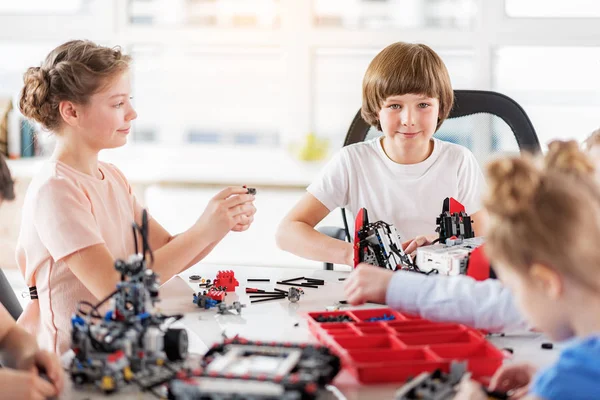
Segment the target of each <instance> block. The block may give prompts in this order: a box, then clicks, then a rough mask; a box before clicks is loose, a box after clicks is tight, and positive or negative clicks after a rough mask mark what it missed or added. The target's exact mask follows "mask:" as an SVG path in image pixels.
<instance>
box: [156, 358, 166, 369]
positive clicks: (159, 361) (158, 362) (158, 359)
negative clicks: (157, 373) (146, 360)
mask: <svg viewBox="0 0 600 400" xmlns="http://www.w3.org/2000/svg"><path fill="white" fill-rule="evenodd" d="M164 363H165V360H163V359H162V358H157V359H156V365H158V366H159V367H160V366H162V365H163V364H164Z"/></svg>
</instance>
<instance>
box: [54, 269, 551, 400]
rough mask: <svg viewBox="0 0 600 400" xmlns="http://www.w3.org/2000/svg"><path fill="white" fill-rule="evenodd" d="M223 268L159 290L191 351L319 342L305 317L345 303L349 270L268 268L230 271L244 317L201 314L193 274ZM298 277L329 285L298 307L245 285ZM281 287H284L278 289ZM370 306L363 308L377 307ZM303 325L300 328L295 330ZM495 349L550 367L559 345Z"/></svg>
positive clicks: (530, 341)
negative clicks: (232, 344)
mask: <svg viewBox="0 0 600 400" xmlns="http://www.w3.org/2000/svg"><path fill="white" fill-rule="evenodd" d="M223 269H224V268H223V266H217V265H203V264H198V265H196V266H194V267H192V268H190V269H189V270H188V271H186V272H184V273H183V274H181V275H180V276H179V277H175V278H173V279H172V280H170V281H169V282H167V283H166V284H165V285H163V288H162V291H161V298H162V299H163V300H162V302H161V308H162V310H163V312H164V313H167V314H168V313H185V317H184V318H183V319H182V320H181V321H179V322H177V324H181V325H183V326H184V327H185V328H186V330H187V331H188V336H189V338H190V353H199V354H201V353H203V352H204V351H206V349H207V348H208V347H210V346H211V345H212V344H213V343H215V342H219V341H221V340H222V336H221V335H222V333H223V332H225V334H226V335H227V336H228V337H233V336H235V335H236V334H239V335H240V336H241V337H244V338H246V339H249V340H264V341H266V340H269V341H273V340H274V341H292V342H310V343H317V341H316V339H315V338H314V337H313V336H312V335H311V334H310V332H309V330H308V325H307V322H306V320H305V319H304V317H303V313H306V312H310V311H325V307H326V306H331V305H334V304H335V303H336V302H337V301H339V300H343V299H344V295H343V284H344V282H343V281H339V280H338V278H340V277H345V276H347V275H348V273H347V272H336V271H324V270H306V269H291V268H269V267H232V268H230V269H232V270H234V271H235V276H236V278H237V280H238V282H239V284H240V286H238V287H237V288H236V291H235V293H229V294H228V295H227V297H226V302H227V303H231V302H233V301H236V300H239V301H241V302H242V303H243V304H247V306H246V308H244V309H243V310H242V315H241V316H236V315H233V314H230V315H219V314H217V313H216V311H215V310H214V309H211V310H201V309H198V308H197V307H196V305H195V304H193V303H192V293H193V292H194V291H198V288H197V283H193V282H191V281H189V279H188V277H189V276H190V275H195V274H196V275H201V276H202V277H204V278H208V279H214V278H215V277H216V273H217V271H219V270H223ZM299 276H308V277H313V278H320V279H324V280H325V286H321V287H319V289H311V288H306V289H304V292H305V294H304V296H303V297H302V298H301V300H300V302H298V303H295V304H294V303H290V302H289V301H288V300H274V301H269V302H263V303H255V304H250V302H249V298H248V295H247V294H246V293H245V288H246V287H256V288H262V289H272V288H273V287H274V286H275V281H276V280H281V279H290V278H295V277H299ZM247 278H270V279H271V282H270V283H266V282H246V279H247ZM278 287H282V285H278ZM373 307H377V306H376V305H373V304H369V305H367V306H364V307H362V308H373ZM296 323H299V325H298V326H295V324H296ZM490 340H491V341H492V342H493V343H494V344H495V345H496V346H497V347H499V348H504V347H510V348H512V349H513V350H514V355H513V359H512V361H530V362H533V363H536V364H538V365H540V366H544V365H548V364H550V363H551V362H553V361H554V359H555V358H556V357H557V356H558V352H559V347H560V346H555V347H554V349H553V350H542V349H541V348H540V345H541V343H542V342H544V341H546V340H545V339H544V338H543V337H542V335H539V334H531V333H524V334H520V335H507V336H505V337H500V336H494V337H492V338H491V339H490ZM507 362H511V361H510V360H508V361H507ZM334 385H335V386H336V387H337V388H338V389H339V390H340V391H341V393H343V395H344V396H345V397H346V398H347V399H375V398H377V399H391V398H393V395H394V392H395V391H396V390H397V389H398V388H399V387H400V386H401V384H386V385H368V386H365V385H362V386H361V385H360V384H359V383H358V382H356V381H355V379H354V378H353V377H352V376H351V375H350V374H348V373H347V372H342V373H341V374H340V375H338V377H337V378H336V379H335V381H334ZM62 398H64V399H81V400H83V399H104V398H110V399H113V400H117V399H118V400H120V399H132V398H135V399H155V398H156V397H154V396H153V395H151V394H149V393H144V394H142V393H138V391H136V390H135V387H134V386H130V387H127V388H125V389H124V390H121V391H120V392H118V393H115V394H112V395H110V397H108V396H104V395H103V394H101V393H100V392H96V391H94V392H91V391H84V390H81V389H74V388H72V387H71V386H70V384H68V385H67V389H66V390H65V393H64V395H63V396H62V397H61V399H62ZM323 398H335V397H334V396H333V395H332V394H331V393H329V392H328V393H324V395H323Z"/></svg>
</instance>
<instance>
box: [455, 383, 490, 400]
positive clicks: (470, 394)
mask: <svg viewBox="0 0 600 400" xmlns="http://www.w3.org/2000/svg"><path fill="white" fill-rule="evenodd" d="M487 398H488V396H487V395H486V393H485V392H484V391H483V389H482V388H481V385H480V384H479V383H477V382H475V381H472V380H471V379H463V380H461V381H460V383H459V384H458V392H456V395H455V396H454V400H487Z"/></svg>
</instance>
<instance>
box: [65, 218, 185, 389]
mask: <svg viewBox="0 0 600 400" xmlns="http://www.w3.org/2000/svg"><path fill="white" fill-rule="evenodd" d="M133 233H134V243H135V254H133V255H132V256H131V257H130V258H129V260H128V261H123V260H116V261H115V269H116V270H117V271H118V272H119V273H120V274H121V281H120V282H119V283H118V284H117V289H116V290H115V291H114V292H113V293H111V294H110V295H109V296H107V297H106V298H105V299H103V300H102V301H100V302H99V303H98V304H95V305H94V304H91V303H88V302H86V301H80V302H79V303H78V305H77V314H75V315H73V317H72V319H71V324H72V336H71V338H72V345H71V347H72V349H73V352H74V353H75V356H74V358H73V360H72V361H71V365H70V367H69V374H70V375H71V378H72V380H73V381H74V382H75V384H85V383H92V384H94V385H96V386H97V387H98V388H100V389H101V390H103V391H104V392H107V393H110V392H114V391H116V390H118V389H119V388H120V387H121V386H123V385H124V384H126V383H128V382H135V383H136V384H138V385H139V386H140V387H141V388H142V389H143V390H152V389H153V388H154V387H155V386H157V385H161V384H163V383H165V382H166V381H168V380H170V379H171V378H172V377H173V376H174V374H175V372H176V371H177V370H178V367H177V364H175V362H178V361H181V360H183V359H184V358H185V357H186V356H187V348H188V340H187V334H186V331H185V330H184V329H173V328H169V327H167V325H168V324H169V322H172V321H176V320H178V319H180V318H182V317H183V316H182V315H163V314H161V313H160V312H157V311H156V310H154V305H155V303H157V302H158V301H159V297H158V289H159V281H158V276H157V275H156V274H155V273H154V272H153V271H152V270H151V269H149V268H148V267H147V265H146V262H147V261H146V259H147V257H148V256H149V258H150V261H151V262H152V261H153V259H154V257H153V255H152V251H151V250H150V247H149V245H148V215H147V213H146V211H145V210H144V211H143V214H142V225H141V226H139V225H137V224H136V223H133ZM138 233H139V234H140V237H141V240H142V252H141V253H138ZM109 300H110V309H109V310H108V311H107V312H106V314H105V315H104V316H102V315H101V314H100V311H99V309H100V307H101V306H102V305H103V304H104V303H106V302H107V301H109ZM84 308H85V310H84Z"/></svg>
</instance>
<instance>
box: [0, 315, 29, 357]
mask: <svg viewBox="0 0 600 400" xmlns="http://www.w3.org/2000/svg"><path fill="white" fill-rule="evenodd" d="M37 351H38V345H37V343H36V341H35V338H34V337H33V336H32V335H30V334H29V333H27V331H25V330H24V329H23V328H22V327H20V326H19V325H17V324H16V323H15V320H14V319H13V318H12V317H11V316H10V314H9V313H8V311H6V309H5V308H4V307H2V306H0V353H1V354H2V357H1V358H2V365H3V366H5V367H9V368H20V369H24V368H28V367H30V366H32V365H33V361H34V357H35V354H36V353H37ZM29 362H30V363H31V365H28V364H27V363H29Z"/></svg>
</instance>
